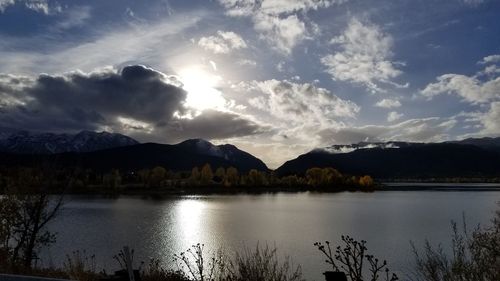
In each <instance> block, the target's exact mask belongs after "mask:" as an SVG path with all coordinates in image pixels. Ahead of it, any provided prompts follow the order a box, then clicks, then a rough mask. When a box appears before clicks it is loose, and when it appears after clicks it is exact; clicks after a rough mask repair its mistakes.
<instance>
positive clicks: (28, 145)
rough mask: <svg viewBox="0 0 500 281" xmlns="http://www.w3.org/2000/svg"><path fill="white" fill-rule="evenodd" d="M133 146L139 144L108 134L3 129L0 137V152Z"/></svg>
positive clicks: (73, 150)
mask: <svg viewBox="0 0 500 281" xmlns="http://www.w3.org/2000/svg"><path fill="white" fill-rule="evenodd" d="M136 144H139V142H138V141H136V140H134V139H132V138H130V137H128V136H125V135H121V134H116V133H108V132H92V131H81V132H79V133H77V134H56V133H33V132H28V131H14V130H10V131H7V130H4V131H3V133H2V134H0V151H1V152H8V153H16V154H55V153H64V152H90V151H96V150H103V149H109V148H115V147H122V146H130V145H136Z"/></svg>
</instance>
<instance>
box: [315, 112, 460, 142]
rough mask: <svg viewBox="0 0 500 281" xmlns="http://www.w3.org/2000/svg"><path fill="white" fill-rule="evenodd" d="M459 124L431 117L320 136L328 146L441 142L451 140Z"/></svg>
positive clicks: (331, 131)
mask: <svg viewBox="0 0 500 281" xmlns="http://www.w3.org/2000/svg"><path fill="white" fill-rule="evenodd" d="M456 124H457V121H456V120H455V119H454V118H453V117H452V118H440V117H429V118H421V119H410V120H406V121H403V122H400V123H397V124H394V125H388V126H384V125H366V126H359V127H348V126H345V127H342V128H338V129H335V130H323V131H321V132H320V136H321V138H322V139H323V142H324V143H327V144H351V143H358V142H361V141H372V142H374V141H413V142H439V141H445V140H449V139H450V130H451V129H453V128H454V127H455V126H456Z"/></svg>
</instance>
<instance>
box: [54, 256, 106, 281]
mask: <svg viewBox="0 0 500 281" xmlns="http://www.w3.org/2000/svg"><path fill="white" fill-rule="evenodd" d="M63 268H64V271H65V272H66V273H67V274H68V276H69V278H71V279H72V280H78V281H95V280H99V277H100V276H101V274H99V273H98V272H97V267H96V261H95V255H90V256H89V255H87V252H86V251H73V252H72V253H71V255H66V261H65V262H64V264H63Z"/></svg>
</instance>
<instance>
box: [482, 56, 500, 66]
mask: <svg viewBox="0 0 500 281" xmlns="http://www.w3.org/2000/svg"><path fill="white" fill-rule="evenodd" d="M497 62H500V55H491V56H487V57H484V58H483V59H482V60H481V61H479V62H478V63H479V64H490V63H497Z"/></svg>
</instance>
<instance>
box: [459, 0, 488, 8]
mask: <svg viewBox="0 0 500 281" xmlns="http://www.w3.org/2000/svg"><path fill="white" fill-rule="evenodd" d="M459 1H460V2H462V3H463V4H465V5H468V6H472V7H476V6H479V5H481V4H483V3H484V2H486V1H487V0H459Z"/></svg>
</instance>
